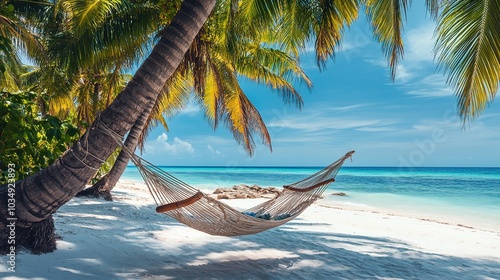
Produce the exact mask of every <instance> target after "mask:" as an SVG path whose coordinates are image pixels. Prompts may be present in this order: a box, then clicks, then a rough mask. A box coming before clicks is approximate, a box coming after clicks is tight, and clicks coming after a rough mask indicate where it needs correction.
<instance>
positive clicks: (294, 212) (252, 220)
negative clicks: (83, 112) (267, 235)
mask: <svg viewBox="0 0 500 280" xmlns="http://www.w3.org/2000/svg"><path fill="white" fill-rule="evenodd" d="M102 126H103V124H102V123H101V126H99V128H100V129H101V130H103V131H104V132H106V133H107V134H109V135H110V136H111V137H113V139H115V140H116V141H117V142H118V143H119V144H120V145H121V146H122V149H126V147H124V146H123V143H122V142H121V140H120V138H118V137H119V136H118V135H116V134H114V132H113V131H111V130H110V129H109V128H107V127H105V128H104V129H102ZM117 136H118V137H117ZM126 152H127V153H128V154H129V155H130V157H131V160H132V162H133V163H134V164H135V165H136V166H137V169H138V170H139V173H140V174H141V176H142V177H143V179H144V181H145V182H146V185H147V187H148V189H149V191H150V192H151V195H152V196H153V198H154V201H155V202H156V204H157V207H156V212H158V213H164V214H166V215H168V216H170V217H172V218H174V219H176V220H177V221H179V222H181V223H183V224H185V225H187V226H188V227H191V228H194V229H197V230H200V231H203V232H205V233H208V234H211V235H219V236H238V235H246V234H254V233H259V232H262V231H265V230H268V229H271V228H274V227H276V226H279V225H282V224H284V223H286V222H288V221H290V220H292V219H294V218H295V217H297V216H298V215H300V214H301V213H302V212H303V211H304V210H305V209H306V208H307V207H308V206H309V205H311V204H312V203H313V202H315V201H316V200H317V199H318V198H320V197H321V194H322V193H323V192H324V191H325V190H326V188H328V186H329V185H330V184H331V183H333V182H334V181H335V176H336V175H337V172H338V171H339V169H340V167H341V166H342V164H343V163H344V161H345V160H346V159H347V158H350V157H351V156H352V154H353V153H354V151H350V152H348V153H346V154H345V155H344V156H343V157H341V158H340V159H338V160H337V161H335V162H334V163H332V164H330V165H329V166H327V167H325V168H324V169H322V170H320V171H318V172H316V173H314V174H313V175H311V176H309V177H307V178H305V179H303V180H300V181H298V182H296V183H293V184H290V185H285V186H283V188H284V189H283V191H282V192H280V193H279V194H278V195H276V196H275V197H274V198H273V199H270V200H268V201H266V202H264V203H262V204H259V205H257V206H255V207H252V208H250V209H248V210H245V211H238V210H236V209H234V208H232V207H230V206H229V205H227V204H225V203H223V202H220V201H218V200H216V199H214V198H211V197H210V196H208V195H206V194H204V193H203V192H201V191H199V190H198V189H196V188H194V187H192V186H190V185H188V184H186V183H184V182H182V181H181V180H179V179H177V178H176V177H174V176H172V175H171V174H169V173H167V172H165V171H164V170H162V169H160V168H158V167H156V166H154V165H153V164H152V163H150V162H148V161H146V160H145V159H143V158H141V157H140V156H138V155H136V154H134V153H132V152H131V151H128V150H127V151H126Z"/></svg>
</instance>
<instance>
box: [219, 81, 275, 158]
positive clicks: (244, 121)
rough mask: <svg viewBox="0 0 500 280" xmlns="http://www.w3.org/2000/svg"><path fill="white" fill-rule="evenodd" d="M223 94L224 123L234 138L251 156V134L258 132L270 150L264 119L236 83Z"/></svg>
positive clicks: (252, 144)
mask: <svg viewBox="0 0 500 280" xmlns="http://www.w3.org/2000/svg"><path fill="white" fill-rule="evenodd" d="M234 81H236V77H234ZM225 94H226V97H225V98H224V100H225V104H224V105H225V107H226V112H225V114H224V117H225V123H226V125H227V126H228V128H229V130H230V131H231V132H232V133H233V137H234V139H235V140H236V141H237V142H238V143H241V144H242V145H243V146H244V147H245V150H246V151H247V152H248V153H249V155H250V156H252V155H253V153H254V150H255V141H254V140H253V134H254V133H258V134H259V135H260V137H261V138H262V142H263V144H265V145H267V146H268V147H269V149H270V150H271V151H272V145H271V136H270V135H269V131H268V130H267V127H266V125H265V123H264V120H263V119H262V117H261V115H260V113H259V111H258V110H257V108H255V106H254V105H253V104H252V103H251V102H250V100H249V99H248V98H247V96H246V95H245V93H244V92H243V90H242V89H241V88H240V87H239V85H238V83H237V82H236V83H234V84H233V86H232V87H231V88H230V89H226V91H225Z"/></svg>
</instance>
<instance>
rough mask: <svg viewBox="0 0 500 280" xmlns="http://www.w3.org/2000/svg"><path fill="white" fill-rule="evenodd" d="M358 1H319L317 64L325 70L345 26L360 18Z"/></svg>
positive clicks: (316, 30)
mask: <svg viewBox="0 0 500 280" xmlns="http://www.w3.org/2000/svg"><path fill="white" fill-rule="evenodd" d="M358 9H359V7H358V1H357V0H338V1H319V5H318V7H317V9H316V12H315V14H316V18H318V19H319V20H318V21H317V22H316V23H317V24H316V25H315V28H314V29H315V33H316V42H315V48H316V62H317V64H318V67H319V68H320V69H321V68H324V67H325V66H326V60H327V59H328V58H330V57H333V56H334V54H335V47H336V46H337V45H338V44H339V42H340V40H341V33H342V30H343V28H344V26H349V25H351V23H352V22H353V21H354V20H355V19H356V18H357V17H358Z"/></svg>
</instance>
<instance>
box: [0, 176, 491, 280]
mask: <svg viewBox="0 0 500 280" xmlns="http://www.w3.org/2000/svg"><path fill="white" fill-rule="evenodd" d="M115 190H116V191H115V201H114V202H106V201H103V200H92V199H80V198H75V199H73V200H72V201H70V202H69V203H67V204H66V205H64V206H63V207H62V208H61V209H60V211H59V212H58V213H57V214H56V215H54V218H55V220H56V227H57V232H58V234H60V235H61V237H62V239H61V240H60V241H59V242H58V250H57V251H55V252H54V253H50V254H45V255H40V256H36V255H31V254H28V253H26V252H20V253H19V254H18V255H17V256H16V268H15V270H16V271H15V272H9V271H8V270H7V268H8V264H7V257H5V256H2V257H0V261H1V263H0V277H2V279H285V278H288V279H500V228H498V229H491V228H490V229H483V228H477V227H469V226H467V225H457V224H454V223H449V222H447V221H444V220H442V219H439V218H435V219H434V218H432V217H431V218H429V217H428V216H426V218H418V217H408V216H404V215H399V214H396V215H395V214H387V213H384V212H378V211H371V210H370V209H359V208H358V209H353V208H349V207H343V206H336V205H331V204H328V203H325V202H322V201H319V202H317V203H315V204H314V205H313V206H311V207H310V208H309V209H308V210H307V211H306V212H304V213H303V214H302V215H301V216H299V218H297V219H295V220H294V221H292V222H290V223H288V224H286V225H284V226H281V227H279V228H275V229H272V230H269V231H267V232H263V233H260V234H256V235H250V236H241V237H236V238H228V237H216V236H210V235H207V234H204V233H201V232H198V231H195V230H193V229H190V228H188V227H186V226H184V225H182V224H179V223H178V222H176V221H175V220H172V219H170V218H169V217H167V216H165V215H160V214H156V213H155V211H154V206H153V203H152V199H151V197H150V196H149V194H148V193H147V191H145V186H144V185H142V184H140V183H134V182H121V183H120V186H119V187H117V188H116V189H115ZM228 203H229V204H231V205H234V206H235V207H238V208H241V209H246V208H249V207H250V206H252V205H255V204H256V203H258V201H256V200H250V199H248V200H231V201H228Z"/></svg>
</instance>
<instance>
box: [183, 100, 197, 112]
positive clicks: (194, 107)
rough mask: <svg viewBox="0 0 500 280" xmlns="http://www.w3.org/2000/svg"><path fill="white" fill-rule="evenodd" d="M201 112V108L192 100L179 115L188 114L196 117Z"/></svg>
mask: <svg viewBox="0 0 500 280" xmlns="http://www.w3.org/2000/svg"><path fill="white" fill-rule="evenodd" d="M199 111H200V106H198V104H197V103H196V101H194V100H193V99H190V100H189V102H188V104H187V105H186V107H184V108H183V109H182V110H181V111H180V112H179V114H188V115H194V114H196V113H198V112H199Z"/></svg>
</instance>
